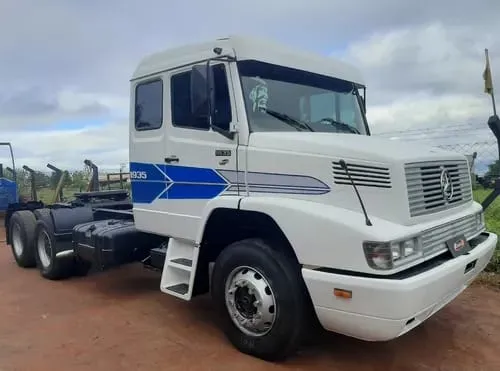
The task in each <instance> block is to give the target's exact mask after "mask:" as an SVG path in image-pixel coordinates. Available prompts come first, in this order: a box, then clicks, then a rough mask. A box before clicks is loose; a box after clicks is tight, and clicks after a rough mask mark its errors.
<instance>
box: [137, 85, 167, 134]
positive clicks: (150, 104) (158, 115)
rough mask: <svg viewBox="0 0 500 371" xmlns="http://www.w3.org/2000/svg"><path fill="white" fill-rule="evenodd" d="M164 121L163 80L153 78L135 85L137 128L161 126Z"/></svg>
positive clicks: (139, 129) (146, 128)
mask: <svg viewBox="0 0 500 371" xmlns="http://www.w3.org/2000/svg"><path fill="white" fill-rule="evenodd" d="M162 122H163V81H162V80H151V81H147V82H143V83H139V84H138V85H137V86H136V87H135V129H136V130H138V131H143V130H154V129H159V128H161V125H162Z"/></svg>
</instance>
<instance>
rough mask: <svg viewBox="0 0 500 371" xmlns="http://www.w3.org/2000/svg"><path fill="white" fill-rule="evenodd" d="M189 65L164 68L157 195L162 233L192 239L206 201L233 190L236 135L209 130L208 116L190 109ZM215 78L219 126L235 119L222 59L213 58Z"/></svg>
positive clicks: (196, 230)
mask: <svg viewBox="0 0 500 371" xmlns="http://www.w3.org/2000/svg"><path fill="white" fill-rule="evenodd" d="M191 68H192V65H190V66H185V67H182V68H179V69H175V70H172V71H170V72H169V73H168V84H169V86H170V89H168V90H169V94H170V97H169V100H168V102H169V103H170V104H169V107H170V110H169V113H170V114H169V120H168V124H167V135H166V138H165V141H166V144H165V159H164V160H165V167H164V169H165V175H166V177H167V191H166V192H165V193H164V194H163V195H162V196H161V199H160V200H159V202H160V204H161V207H162V210H163V212H164V213H165V214H166V220H165V223H164V231H165V233H166V234H167V235H169V236H172V237H178V238H183V239H189V240H194V239H195V237H196V233H197V232H198V228H199V223H200V220H201V216H202V214H203V211H204V209H205V207H206V206H207V203H208V202H210V200H213V199H215V198H217V197H224V196H228V195H237V194H238V191H237V187H231V181H230V180H229V179H234V178H235V177H236V172H237V137H236V136H235V137H234V138H233V139H229V138H226V137H225V136H223V135H221V134H219V133H217V132H215V131H213V130H212V129H210V127H209V123H208V121H207V120H202V119H195V118H193V116H192V114H191V100H190V84H191V80H190V78H191ZM211 68H212V69H213V75H214V82H215V107H214V108H215V118H214V120H216V121H217V123H218V124H219V126H224V127H225V125H226V124H227V127H229V124H230V122H231V121H232V120H234V119H235V117H236V114H235V105H234V98H233V97H234V94H233V93H234V92H233V90H232V84H230V83H229V82H230V81H231V75H230V73H231V72H230V69H229V66H228V64H227V63H225V62H212V64H211ZM223 174H224V175H223Z"/></svg>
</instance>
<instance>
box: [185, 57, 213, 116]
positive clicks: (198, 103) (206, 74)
mask: <svg viewBox="0 0 500 371" xmlns="http://www.w3.org/2000/svg"><path fill="white" fill-rule="evenodd" d="M214 107H215V94H214V75H213V72H212V69H211V68H210V65H209V64H208V62H207V63H206V64H200V65H196V66H193V68H192V69H191V113H192V114H193V116H194V117H196V118H204V119H206V120H207V122H211V118H212V117H213V112H214Z"/></svg>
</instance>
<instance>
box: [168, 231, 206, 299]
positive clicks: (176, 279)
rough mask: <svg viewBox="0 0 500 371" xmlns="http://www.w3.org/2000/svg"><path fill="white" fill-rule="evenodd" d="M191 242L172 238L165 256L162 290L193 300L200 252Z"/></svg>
mask: <svg viewBox="0 0 500 371" xmlns="http://www.w3.org/2000/svg"><path fill="white" fill-rule="evenodd" d="M199 251H200V250H199V248H198V246H195V245H193V244H192V243H191V242H187V241H182V240H177V239H174V238H171V239H170V240H169V242H168V248H167V252H166V256H165V264H164V265H163V272H162V275H161V283H160V290H161V291H162V292H164V293H165V294H170V295H173V296H176V297H178V298H181V299H183V300H191V296H192V293H193V286H194V276H195V273H196V265H197V262H198V254H199Z"/></svg>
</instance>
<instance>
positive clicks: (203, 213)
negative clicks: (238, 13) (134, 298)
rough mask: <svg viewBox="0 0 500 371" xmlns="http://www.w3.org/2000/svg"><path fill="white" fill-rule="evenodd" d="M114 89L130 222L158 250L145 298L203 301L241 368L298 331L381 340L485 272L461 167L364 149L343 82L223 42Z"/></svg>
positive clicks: (390, 148) (484, 247) (155, 61)
mask: <svg viewBox="0 0 500 371" xmlns="http://www.w3.org/2000/svg"><path fill="white" fill-rule="evenodd" d="M130 83H131V86H130V88H131V90H130V91H131V94H130V138H129V140H130V142H129V146H130V174H131V186H132V188H131V190H132V192H131V193H132V202H133V216H134V221H135V226H136V227H137V228H138V229H139V230H141V231H143V232H147V233H151V234H155V235H160V236H166V237H168V238H169V242H168V248H167V249H166V256H165V263H164V266H163V272H162V279H161V290H162V291H163V292H165V293H168V294H170V295H173V296H176V297H179V298H182V299H184V300H190V299H191V298H192V297H193V296H196V295H200V294H203V293H206V292H208V291H210V293H211V295H212V297H213V299H214V302H215V305H216V307H217V308H218V310H220V313H221V314H222V316H223V318H224V326H225V332H226V334H227V336H228V337H229V339H230V340H231V341H232V343H233V344H234V345H235V346H236V347H237V348H238V349H240V350H241V351H243V352H245V353H249V354H253V355H255V356H258V357H261V358H264V359H277V358H280V357H284V356H286V355H288V354H289V353H290V352H291V351H292V350H294V349H295V348H296V347H297V345H298V343H299V342H300V340H301V339H302V338H303V336H304V333H305V332H306V331H307V330H308V328H309V327H310V326H314V324H319V325H321V327H323V328H324V329H326V330H329V331H334V332H338V333H342V334H345V335H348V336H352V337H356V338H359V339H364V340H368V341H384V340H389V339H393V338H396V337H399V336H401V335H402V334H404V333H406V332H408V331H410V330H411V329H413V328H414V327H416V326H418V325H419V324H420V323H422V322H423V321H425V320H426V319H427V318H429V317H430V316H431V315H432V314H434V313H435V312H437V311H438V310H439V309H440V308H442V307H443V306H444V305H446V304H447V303H449V302H450V301H451V300H453V298H455V297H456V296H457V295H458V294H459V293H460V292H462V291H463V290H464V289H465V288H466V287H467V286H468V285H469V284H470V282H471V281H472V280H473V279H474V278H475V277H476V276H477V275H478V274H479V273H480V272H481V271H482V270H483V269H484V267H485V266H486V265H487V263H488V261H489V260H490V258H491V256H492V254H493V251H494V249H495V246H496V243H497V236H496V235H495V234H493V233H489V232H486V231H485V224H484V217H483V212H482V208H481V206H480V205H479V204H478V203H476V202H474V201H473V197H472V187H471V178H470V173H469V170H468V169H469V168H468V163H467V159H466V158H465V157H464V156H462V155H459V154H455V153H451V152H445V151H442V150H438V149H434V148H425V147H422V146H414V145H410V144H408V143H400V142H394V141H390V140H387V139H381V138H376V137H373V136H371V134H370V128H369V125H368V122H367V119H366V103H365V89H366V87H365V83H364V81H363V78H362V76H361V74H360V72H359V71H358V70H357V69H356V68H354V67H353V66H351V65H348V64H346V63H344V62H341V61H338V60H336V59H333V58H327V57H323V56H316V55H312V54H310V53H306V52H300V51H296V50H294V49H291V48H288V47H286V46H284V45H281V44H278V43H274V42H271V41H268V40H258V39H253V38H245V37H228V38H223V39H218V40H214V41H210V42H206V43H201V44H196V45H190V46H183V47H177V48H174V49H171V50H167V51H163V52H158V53H155V54H152V55H150V56H147V57H145V58H144V59H143V60H142V61H141V62H140V63H139V65H138V67H137V69H136V70H135V72H134V73H133V76H132V79H131V82H130Z"/></svg>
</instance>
